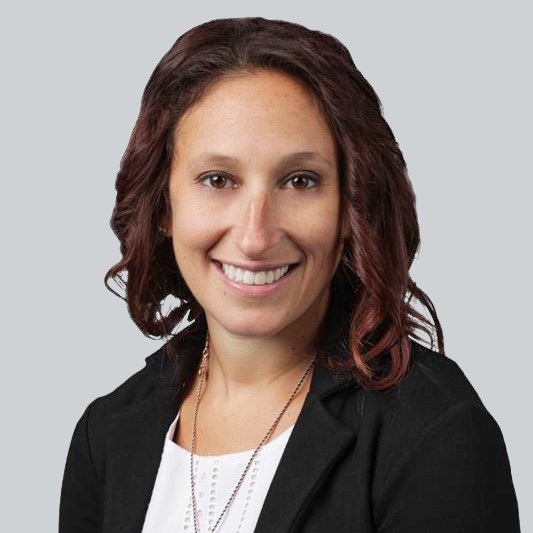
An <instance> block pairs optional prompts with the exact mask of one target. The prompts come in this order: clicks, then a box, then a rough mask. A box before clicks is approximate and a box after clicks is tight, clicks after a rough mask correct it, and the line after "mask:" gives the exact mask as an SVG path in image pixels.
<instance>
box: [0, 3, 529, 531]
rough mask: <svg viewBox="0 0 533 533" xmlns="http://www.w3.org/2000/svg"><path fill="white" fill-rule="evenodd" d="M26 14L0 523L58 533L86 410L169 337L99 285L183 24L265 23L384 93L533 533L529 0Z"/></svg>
mask: <svg viewBox="0 0 533 533" xmlns="http://www.w3.org/2000/svg"><path fill="white" fill-rule="evenodd" d="M4 5H5V4H4ZM13 6H14V3H12V7H10V8H9V9H8V10H6V8H5V7H4V8H2V10H3V13H2V14H1V16H0V20H2V22H1V23H0V24H1V27H0V30H1V31H0V39H1V43H0V44H1V47H0V50H1V52H0V53H1V55H2V57H1V60H2V83H1V91H2V98H1V99H0V105H1V117H2V119H1V126H0V128H1V132H0V134H1V141H2V158H1V163H0V164H1V173H2V174H1V175H2V194H1V195H0V196H1V200H0V201H1V209H0V216H1V217H2V219H1V222H2V223H1V225H0V227H1V231H2V242H3V243H4V244H7V246H6V247H4V249H5V252H4V253H3V254H2V256H3V261H2V277H1V279H2V296H3V305H2V309H1V313H2V325H3V334H2V337H1V342H2V345H1V355H2V387H1V394H2V401H1V402H0V405H1V409H2V418H1V421H2V426H3V427H2V454H1V461H2V468H1V472H2V475H1V478H2V485H5V488H6V489H7V490H8V492H7V496H6V493H4V497H3V501H4V503H7V504H8V505H6V506H4V511H3V513H2V517H1V518H0V521H1V523H0V528H1V529H2V530H3V531H21V532H22V531H55V530H56V529H57V513H58V505H59V491H60V486H61V479H62V475H63V468H64V462H65V458H66V453H67V449H68V445H69V442H70V438H71V435H72V431H73V429H74V425H75V423H76V421H77V420H78V418H79V417H80V416H81V414H82V412H83V410H84V409H85V407H86V406H87V404H88V403H89V402H90V401H92V400H93V399H94V398H95V397H97V396H101V395H103V394H106V393H108V392H110V391H111V390H113V389H114V388H116V387H117V386H118V385H119V384H120V383H122V382H123V381H124V380H125V379H126V378H127V377H128V376H130V375H131V374H132V373H134V372H136V371H137V370H139V369H140V368H142V367H143V366H144V358H145V357H146V356H148V355H149V354H151V353H153V352H154V351H155V350H157V348H158V347H159V346H160V345H161V344H162V342H161V341H155V340H150V339H147V338H145V337H144V336H143V335H142V334H141V333H140V332H139V331H138V330H137V329H136V327H135V326H134V325H133V323H132V322H131V320H130V318H129V315H128V313H127V310H126V307H125V304H124V303H123V302H122V301H121V300H120V299H118V298H117V297H115V296H113V295H112V294H111V293H110V292H108V291H107V290H106V289H105V287H104V284H103V276H104V274H105V272H106V270H107V269H108V268H109V267H110V266H111V265H112V264H114V263H115V262H116V261H117V260H118V258H119V250H118V242H117V241H116V239H115V237H114V235H113V234H112V232H111V230H110V228H109V218H110V215H111V210H112V208H113V204H114V194H115V192H114V179H115V175H116V171H117V170H118V166H119V162H120V158H121V156H122V153H123V151H124V149H125V147H126V143H127V141H128V137H129V135H130V132H131V129H132V128H133V125H134V122H135V119H136V117H137V113H138V110H139V105H140V98H141V94H142V90H143V89H144V86H145V84H146V82H147V81H148V77H149V75H150V74H151V72H152V70H153V69H154V68H155V66H156V64H157V62H158V61H159V60H160V58H161V57H162V56H163V54H164V53H165V52H166V51H167V50H168V49H169V48H170V46H171V45H172V44H173V43H174V41H175V40H176V39H177V37H178V36H179V35H181V34H182V33H183V32H185V31H186V30H188V29H189V28H191V27H193V26H196V25H197V24H200V23H202V22H205V21H207V20H210V19H214V18H222V17H243V16H258V15H259V16H264V17H266V18H281V19H286V20H290V21H294V22H299V23H301V24H304V25H306V26H308V27H310V28H313V29H319V30H322V31H325V32H328V33H331V34H332V35H334V36H336V37H337V38H339V39H340V40H341V41H342V42H343V43H344V44H345V45H346V46H347V47H348V49H349V50H350V52H351V53H352V57H353V58H354V61H355V63H356V65H357V66H358V67H359V68H360V70H361V71H362V73H363V74H364V75H365V77H366V78H367V79H368V80H369V82H370V83H371V84H372V85H373V87H374V88H375V90H376V91H377V93H378V95H379V96H380V98H381V100H382V103H383V106H384V110H385V117H386V119H387V120H388V122H389V124H390V126H391V127H392V129H393V131H394V133H395V135H396V138H397V140H398V142H399V144H400V147H401V148H402V150H403V153H404V155H405V157H406V160H407V164H408V169H409V173H410V177H411V180H412V182H413V185H414V189H415V192H416V195H417V205H418V213H419V221H420V226H421V232H422V246H421V249H420V253H419V255H418V257H417V259H416V261H415V263H414V265H413V268H412V276H413V279H414V280H415V281H416V282H417V283H418V284H419V286H420V287H422V288H423V289H424V290H425V291H426V292H427V293H428V294H429V296H430V297H431V298H432V300H433V302H434V304H435V306H436V308H437V311H438V314H439V317H440V320H441V323H442V326H443V329H444V334H445V341H446V342H445V345H446V350H447V354H448V356H449V357H451V358H452V359H454V360H455V361H456V362H457V363H458V364H459V366H460V367H461V368H462V369H463V371H464V372H465V374H466V375H467V377H468V378H469V379H470V381H471V382H472V384H473V385H474V387H475V389H476V390H477V391H478V393H479V395H480V396H481V399H482V400H483V402H484V403H485V406H486V407H487V408H488V410H489V411H490V412H491V414H492V415H493V416H494V418H495V419H496V421H497V422H498V424H499V426H500V428H501V430H502V432H503V434H504V437H505V442H506V445H507V450H508V453H509V457H510V461H511V467H512V474H513V479H514V484H515V488H516V491H517V495H518V500H519V505H520V514H521V522H522V529H523V531H530V530H533V514H532V511H531V506H530V505H529V506H528V505H527V503H528V500H529V501H531V488H532V482H531V476H532V468H531V466H532V460H531V454H530V450H531V448H532V447H533V440H532V436H531V423H530V420H531V416H532V415H531V401H530V400H529V401H528V400H527V398H530V394H529V386H530V383H531V371H532V363H531V358H532V355H533V354H532V349H531V340H530V339H531V329H532V325H531V318H532V313H531V310H530V304H531V301H532V296H533V294H532V292H533V291H532V284H531V272H533V268H532V254H531V227H532V220H531V215H528V208H530V202H531V192H532V190H531V178H532V173H531V141H532V134H531V131H532V130H531V127H532V126H531V125H532V119H533V116H532V115H533V113H532V104H531V94H533V87H532V81H531V80H532V76H531V49H532V44H533V43H532V38H531V13H530V11H529V8H527V7H526V2H523V3H521V2H513V1H510V2H505V4H504V3H503V2H500V3H498V4H496V3H495V2H494V3H493V2H464V1H463V2H458V1H457V2H453V1H447V2H440V3H439V4H438V5H437V3H436V2H422V1H421V2H409V1H403V2H373V3H372V4H371V3H370V2H368V3H358V2H349V3H348V2H345V3H342V2H335V1H331V0H330V1H328V2H321V3H320V4H319V5H317V6H316V7H313V6H310V5H309V4H308V3H307V2H306V3H305V4H304V2H291V3H289V2H275V1H273V2H268V4H267V3H264V2H261V3H259V2H253V1H247V2H217V3H215V2H213V3H212V4H210V3H209V2H201V3H192V4H185V3H183V4H182V3H178V2H157V1H156V2H151V3H150V4H149V5H148V3H147V2H143V3H141V2H131V1H129V2H120V1H115V2H106V3H104V2H101V1H96V2H92V3H88V2H86V3H83V4H81V3H77V2H57V1H55V2H42V3H38V2H20V3H18V4H17V7H13ZM191 6H192V7H191ZM200 8H201V9H200ZM6 248H7V250H6Z"/></svg>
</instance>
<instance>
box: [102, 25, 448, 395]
mask: <svg viewBox="0 0 533 533" xmlns="http://www.w3.org/2000/svg"><path fill="white" fill-rule="evenodd" d="M262 69H274V70H277V71H280V72H282V73H285V74H289V75H291V76H293V77H294V78H296V79H298V80H301V81H302V82H303V83H304V84H305V85H306V86H307V87H308V88H309V90H310V94H311V95H312V96H313V98H314V99H315V101H316V102H318V104H319V106H320V109H321V111H322V113H323V115H324V117H325V118H326V120H327V122H328V124H329V126H330V128H331V131H332V133H333V134H334V137H335V140H336V143H337V147H338V149H339V152H338V153H339V161H338V165H339V166H338V168H339V178H340V190H341V212H342V213H343V216H345V217H346V220H347V222H348V223H349V226H350V227H351V235H350V237H349V239H348V240H347V241H345V242H344V243H343V258H342V261H341V263H340V264H339V267H338V269H337V271H336V272H335V275H334V277H333V279H332V280H331V284H332V285H331V297H330V301H329V307H328V310H327V313H326V319H325V320H324V323H323V329H322V331H321V334H320V339H321V341H320V342H321V343H322V344H321V346H322V345H323V346H324V347H326V346H329V345H330V343H333V344H335V345H336V346H339V345H341V346H342V347H343V348H344V353H345V354H351V356H349V357H338V356H335V357H331V356H330V355H331V353H332V352H331V351H329V350H324V351H323V356H324V357H325V362H326V363H327V364H328V365H329V366H330V367H332V368H336V369H342V370H346V369H350V370H351V374H352V375H353V376H355V377H356V378H357V379H358V381H359V382H360V383H361V385H362V386H363V387H365V388H367V389H370V390H384V389H387V388H389V387H392V386H393V385H394V384H395V383H397V382H398V381H399V380H400V379H401V378H402V377H403V376H404V375H405V373H406V371H407V369H408V368H409V363H410V359H411V353H410V343H409V337H412V338H414V339H417V340H421V338H420V337H419V335H418V334H417V330H420V331H421V332H424V333H426V334H427V335H428V336H429V339H430V342H431V349H433V348H434V340H433V336H432V331H433V330H435V332H436V336H437V342H438V351H439V353H441V354H444V340H443V334H442V329H441V326H440V323H439V320H438V317H437V313H436V311H435V309H434V306H433V304H432V302H431V300H430V299H429V297H428V296H427V295H426V294H425V293H424V292H423V291H422V290H421V289H420V288H419V287H418V286H417V285H416V283H414V281H413V280H412V279H411V277H410V274H409V269H410V266H411V264H412V262H413V259H414V257H415V254H416V252H417V251H418V248H419V245H420V233H419V226H418V219H417V214H416V205H415V203H416V202H415V194H414V192H413V189H412V186H411V182H410V180H409V177H408V174H407V167H406V163H405V161H404V158H403V154H402V152H401V151H400V148H399V147H398V144H397V142H396V140H395V138H394V135H393V133H392V131H391V129H390V127H389V125H388V124H387V122H386V121H385V118H384V117H383V114H382V105H381V102H380V100H379V98H378V96H377V95H376V93H375V91H374V90H373V88H372V87H371V86H370V84H369V83H368V81H367V80H366V79H365V78H364V77H363V75H362V74H361V73H360V72H359V70H358V69H357V67H356V66H355V64H354V62H353V60H352V57H351V56H350V53H349V52H348V50H347V49H346V47H345V46H344V45H343V44H342V43H341V42H339V41H338V40H337V39H336V38H334V37H332V36H331V35H328V34H326V33H322V32H320V31H314V30H310V29H308V28H306V27H304V26H302V25H299V24H295V23H290V22H286V21H282V20H268V19H265V18H262V17H250V18H229V19H217V20H212V21H210V22H207V23H204V24H201V25H199V26H197V27H195V28H192V29H191V30H189V31H187V32H186V33H184V34H183V35H182V36H181V37H179V38H178V40H177V41H176V42H175V44H174V45H173V46H172V47H171V49H170V50H169V51H168V52H167V53H166V54H165V55H164V56H163V58H162V59H161V61H160V62H159V64H158V65H157V67H156V68H155V70H154V72H153V73H152V75H151V77H150V79H149V81H148V83H147V85H146V88H145V90H144V93H143V96H142V101H141V108H140V112H139V117H138V119H137V121H136V124H135V127H134V129H133V132H132V134H131V137H130V140H129V143H128V146H127V148H126V151H125V153H124V155H123V157H122V160H121V163H120V169H119V172H118V175H117V178H116V192H117V194H116V204H115V207H114V209H113V213H112V216H111V221H110V223H111V227H112V229H113V232H114V233H115V235H116V236H117V237H118V239H119V241H120V251H121V255H122V258H121V260H120V261H119V262H118V263H116V264H115V265H114V266H113V267H111V268H110V269H109V271H108V272H107V273H106V275H105V279H104V283H105V285H106V287H107V288H108V289H109V290H110V291H111V292H113V293H114V294H116V295H117V296H119V297H120V298H122V299H124V300H125V301H126V303H127V306H128V310H129V313H130V315H131V317H132V319H133V321H134V322H135V324H136V325H137V326H138V327H139V328H140V330H141V331H142V332H143V333H144V334H145V335H146V336H148V337H151V338H169V337H170V340H171V342H167V343H166V345H165V348H166V349H167V353H168V354H169V355H172V356H173V358H176V357H179V350H173V349H172V346H173V345H175V346H174V348H175V347H176V346H179V345H180V343H181V344H184V343H183V342H182V341H184V340H185V339H187V338H204V337H205V334H206V332H207V322H206V319H205V313H204V311H203V309H202V307H201V306H200V305H199V303H198V302H197V300H196V299H195V297H194V295H193V294H192V293H191V291H190V290H189V288H188V286H187V284H186V282H185V280H184V279H183V277H182V275H181V273H180V271H179V269H178V266H177V264H176V260H175V256H174V253H173V247H172V242H171V239H169V238H167V237H165V236H164V235H162V234H161V232H159V231H158V226H159V224H160V223H161V222H162V221H163V220H164V219H165V217H166V216H167V215H168V214H169V213H170V200H169V192H168V181H169V169H170V163H171V158H172V155H173V149H174V138H175V132H176V128H177V127H178V125H179V121H180V118H181V117H182V116H183V114H184V113H185V112H186V111H187V110H188V109H189V108H190V107H191V106H193V105H194V104H196V103H197V102H199V101H200V99H201V98H202V96H203V95H205V94H206V91H208V89H209V88H210V87H211V86H212V84H213V83H214V82H215V81H217V80H220V79H221V78H224V77H225V76H235V75H239V74H242V75H245V74H247V73H251V72H254V71H257V70H262ZM122 273H126V276H127V279H124V278H123V277H122V275H121V274H122ZM110 278H112V279H114V280H115V282H116V283H117V284H118V285H119V286H120V287H121V288H122V289H124V290H125V297H123V296H121V295H120V294H119V293H117V292H116V291H115V290H113V289H112V288H111V287H110V286H109V279H110ZM167 297H175V298H177V299H178V300H179V302H177V305H175V306H174V307H172V308H171V309H170V310H169V311H168V312H167V313H165V312H163V307H164V303H165V301H166V299H167ZM415 300H417V301H419V302H420V303H421V304H422V305H423V306H424V307H425V308H426V309H427V310H428V311H429V313H430V315H431V317H432V321H433V323H431V322H430V321H429V320H428V319H427V318H426V317H425V316H424V314H423V313H421V312H419V311H417V310H416V309H415V308H414V305H413V302H414V301H415ZM187 313H188V317H187V319H188V320H189V321H191V323H190V324H189V325H188V326H187V327H186V328H184V329H181V330H180V331H178V332H177V333H174V330H175V329H176V326H179V325H181V324H182V322H183V320H184V318H185V317H186V315H187ZM319 353H320V352H319ZM333 353H335V352H333ZM385 359H386V360H387V364H386V365H381V363H382V362H383V361H384V360H385ZM174 362H176V361H174Z"/></svg>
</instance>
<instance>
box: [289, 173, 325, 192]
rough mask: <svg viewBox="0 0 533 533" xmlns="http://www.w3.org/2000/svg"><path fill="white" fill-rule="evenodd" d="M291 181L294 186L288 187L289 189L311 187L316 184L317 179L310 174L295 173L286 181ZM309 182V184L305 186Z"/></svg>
mask: <svg viewBox="0 0 533 533" xmlns="http://www.w3.org/2000/svg"><path fill="white" fill-rule="evenodd" d="M290 182H292V183H293V184H294V185H295V186H294V187H289V189H301V190H304V189H312V188H313V187H316V186H317V185H318V182H319V179H318V178H316V177H315V176H312V175H311V174H296V175H295V176H292V177H291V178H289V180H288V181H287V183H290ZM309 183H311V186H307V185H309Z"/></svg>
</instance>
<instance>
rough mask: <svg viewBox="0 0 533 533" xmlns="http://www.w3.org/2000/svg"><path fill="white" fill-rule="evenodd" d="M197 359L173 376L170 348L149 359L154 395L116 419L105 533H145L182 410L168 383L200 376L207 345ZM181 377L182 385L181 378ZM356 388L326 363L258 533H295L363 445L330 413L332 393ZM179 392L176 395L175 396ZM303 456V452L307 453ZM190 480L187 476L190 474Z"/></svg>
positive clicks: (111, 441)
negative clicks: (330, 478) (329, 476)
mask: <svg viewBox="0 0 533 533" xmlns="http://www.w3.org/2000/svg"><path fill="white" fill-rule="evenodd" d="M196 348H197V350H196V356H194V350H193V351H192V352H191V354H192V355H191V357H186V358H183V364H182V365H181V366H180V370H179V371H178V373H177V374H175V375H174V377H173V378H172V379H170V380H169V376H170V375H171V374H172V372H171V368H170V366H169V361H166V358H165V357H164V356H163V347H161V348H160V349H159V350H158V351H157V352H155V353H154V354H152V355H151V356H149V357H147V358H146V362H147V364H148V365H149V366H150V368H151V370H152V373H153V377H154V383H155V384H156V389H155V394H152V395H148V396H147V397H146V398H145V399H144V400H142V401H141V402H140V403H139V404H137V405H136V406H134V407H131V408H130V409H127V410H125V411H122V412H121V413H117V414H116V415H115V416H113V417H112V418H111V426H110V436H109V441H108V449H110V451H111V452H113V451H114V453H110V456H109V457H110V464H109V471H110V483H111V484H112V485H113V484H115V485H116V486H111V487H109V490H108V494H109V495H111V496H109V497H110V499H111V501H110V502H108V503H109V505H108V506H107V511H106V517H105V521H104V526H105V527H104V531H105V532H106V533H108V532H109V533H111V532H118V531H120V532H124V533H125V532H132V533H133V532H135V533H141V531H142V526H143V522H144V518H145V516H146V512H147V509H148V505H149V502H150V497H151V494H152V490H153V487H154V483H155V479H156V475H157V470H158V467H159V464H160V460H161V454H162V451H163V445H164V437H165V434H166V432H167V430H168V427H169V425H170V423H171V422H172V420H173V418H174V417H175V416H176V413H177V409H178V407H179V401H180V398H179V396H180V395H179V393H178V394H175V391H176V389H177V390H180V389H181V387H176V385H174V386H173V389H172V386H171V385H170V384H169V383H172V382H173V383H182V382H184V381H185V380H186V379H187V377H188V376H189V375H190V372H193V371H195V369H196V367H197V363H198V362H199V359H200V356H201V349H202V348H203V344H202V345H201V346H200V345H198V346H197V347H196ZM176 380H177V381H176ZM349 386H352V387H357V386H358V385H357V383H356V382H355V380H354V379H353V378H350V377H349V376H348V373H347V372H333V371H331V370H329V369H328V368H327V367H326V366H323V365H322V364H320V363H319V364H316V365H315V368H314V370H313V374H312V379H311V386H310V390H309V393H308V395H307V397H306V400H305V402H304V405H303V407H302V411H301V413H300V415H299V417H298V419H297V421H296V424H295V426H294V429H293V431H292V433H291V436H290V438H289V440H288V442H287V445H286V447H285V450H284V452H283V455H282V457H281V460H280V463H279V465H278V468H277V470H276V473H275V475H274V478H273V480H272V483H271V485H270V487H269V490H268V493H267V495H266V499H265V501H264V503H263V507H262V510H261V513H260V516H259V519H258V522H257V525H256V528H255V533H267V532H268V533H270V532H272V531H283V532H290V531H294V530H295V528H296V527H297V521H298V519H299V517H301V516H302V515H303V511H304V508H305V506H306V503H307V502H309V501H310V496H311V495H312V493H314V492H315V491H316V490H317V489H318V487H319V485H320V484H321V483H323V482H324V478H325V475H324V474H325V472H327V471H328V470H329V469H331V468H332V467H333V465H334V463H335V462H336V460H338V458H339V457H340V456H342V454H343V451H344V450H345V449H346V448H347V447H349V446H350V445H352V444H353V443H354V441H355V440H356V431H355V429H354V427H349V426H347V425H346V424H345V423H342V422H341V421H340V420H339V419H338V418H336V417H335V416H334V414H332V413H331V412H330V410H328V409H327V408H326V405H325V403H324V400H325V398H326V397H327V396H329V395H331V394H333V393H334V392H336V391H338V390H340V389H342V388H344V387H349ZM172 390H174V393H171V394H169V393H170V392H171V391H172ZM302 452H304V453H302ZM183 474H184V482H185V481H186V476H187V473H186V472H184V473H183Z"/></svg>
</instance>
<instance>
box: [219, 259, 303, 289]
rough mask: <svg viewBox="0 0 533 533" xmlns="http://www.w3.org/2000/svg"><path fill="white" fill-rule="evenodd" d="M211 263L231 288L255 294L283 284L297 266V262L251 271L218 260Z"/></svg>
mask: <svg viewBox="0 0 533 533" xmlns="http://www.w3.org/2000/svg"><path fill="white" fill-rule="evenodd" d="M213 264H214V265H215V266H216V271H217V273H218V274H219V275H220V276H222V278H223V279H224V281H225V283H226V284H227V285H228V286H230V287H231V288H232V289H234V290H237V291H239V292H240V293H243V294H248V295H256V296H260V295H264V294H270V293H272V292H274V291H275V290H277V289H278V288H280V287H281V286H283V285H285V283H286V281H287V280H288V279H289V278H290V277H291V275H292V273H293V272H294V270H295V268H296V267H298V264H293V265H286V266H284V267H281V268H276V269H274V270H262V271H259V272H252V271H251V270H244V269H241V268H236V267H234V266H233V265H229V264H227V263H221V262H220V261H213Z"/></svg>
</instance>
